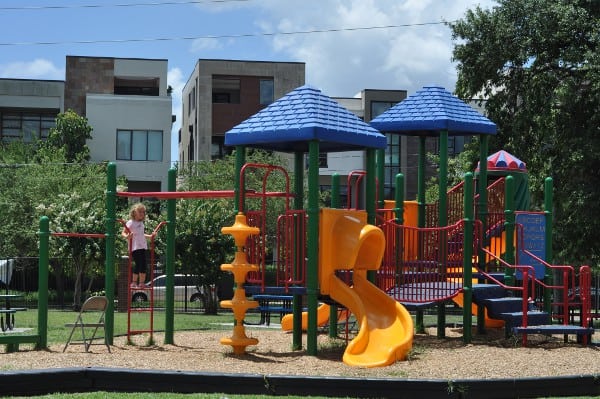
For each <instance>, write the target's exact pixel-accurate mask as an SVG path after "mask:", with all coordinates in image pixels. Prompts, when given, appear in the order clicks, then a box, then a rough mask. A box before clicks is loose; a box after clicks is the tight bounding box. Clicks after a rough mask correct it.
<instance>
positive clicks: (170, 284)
mask: <svg viewBox="0 0 600 399" xmlns="http://www.w3.org/2000/svg"><path fill="white" fill-rule="evenodd" d="M176 179H177V170H176V169H175V168H171V169H169V173H168V175H167V190H168V191H177V185H176ZM175 208H176V200H175V199H168V200H167V251H166V255H167V259H166V263H167V264H166V266H165V269H166V274H167V281H166V284H167V287H166V291H165V301H166V304H165V340H164V342H165V344H170V345H172V344H174V341H173V329H174V328H173V326H174V324H175V309H174V307H175V287H174V285H175V221H176V214H175Z"/></svg>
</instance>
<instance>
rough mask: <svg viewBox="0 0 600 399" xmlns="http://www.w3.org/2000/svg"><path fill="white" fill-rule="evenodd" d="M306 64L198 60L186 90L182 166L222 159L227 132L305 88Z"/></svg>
mask: <svg viewBox="0 0 600 399" xmlns="http://www.w3.org/2000/svg"><path fill="white" fill-rule="evenodd" d="M304 79H305V64H304V63H302V62H270V61H239V60H217V59H199V60H198V61H197V62H196V65H195V67H194V70H193V72H192V74H191V75H190V77H189V79H188V81H187V82H186V84H185V87H184V88H183V93H182V105H183V106H182V113H183V114H182V118H181V130H180V132H179V139H178V143H179V155H178V161H179V163H180V166H184V165H185V163H186V162H194V161H201V160H211V159H218V158H221V157H223V156H224V155H225V154H227V153H228V152H230V151H232V148H226V147H225V146H224V144H223V143H224V138H225V132H227V131H228V130H229V129H231V128H232V127H234V126H236V125H238V124H239V123H240V122H242V121H244V120H245V119H247V118H248V117H250V116H252V115H254V114H255V113H257V112H258V111H260V110H261V109H263V108H264V107H266V106H267V105H269V104H271V103H272V102H273V101H275V100H276V99H278V98H280V97H282V96H283V95H285V94H287V93H288V92H290V91H292V90H294V89H295V88H297V87H300V86H302V85H304Z"/></svg>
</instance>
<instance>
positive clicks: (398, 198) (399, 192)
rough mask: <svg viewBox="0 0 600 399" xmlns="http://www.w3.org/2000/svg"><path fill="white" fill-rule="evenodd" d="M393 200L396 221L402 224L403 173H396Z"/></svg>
mask: <svg viewBox="0 0 600 399" xmlns="http://www.w3.org/2000/svg"><path fill="white" fill-rule="evenodd" d="M394 200H395V208H394V213H395V215H396V223H398V224H400V225H402V224H404V175H403V174H402V173H398V174H397V175H396V192H395V198H394ZM398 244H401V243H398Z"/></svg>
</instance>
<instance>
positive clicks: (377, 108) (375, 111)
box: [371, 101, 398, 119]
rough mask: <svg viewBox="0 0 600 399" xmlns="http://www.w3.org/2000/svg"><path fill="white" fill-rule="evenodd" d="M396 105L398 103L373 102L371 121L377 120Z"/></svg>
mask: <svg viewBox="0 0 600 399" xmlns="http://www.w3.org/2000/svg"><path fill="white" fill-rule="evenodd" d="M396 104H398V103H397V102H391V101H371V119H375V118H377V117H378V116H379V115H381V114H383V113H384V112H385V111H387V110H388V109H390V108H392V107H393V106H394V105H396Z"/></svg>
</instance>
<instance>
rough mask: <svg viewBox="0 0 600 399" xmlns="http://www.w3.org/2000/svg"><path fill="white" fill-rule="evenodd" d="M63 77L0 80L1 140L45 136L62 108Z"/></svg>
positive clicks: (29, 139)
mask: <svg viewBox="0 0 600 399" xmlns="http://www.w3.org/2000/svg"><path fill="white" fill-rule="evenodd" d="M64 92H65V82H63V81H62V80H34V79H0V141H2V142H10V141H16V140H23V141H25V142H32V141H34V140H36V139H45V138H47V137H48V133H49V131H50V128H52V127H53V126H54V125H55V119H56V115H58V114H59V113H61V112H63V111H64V107H63V106H64Z"/></svg>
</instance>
